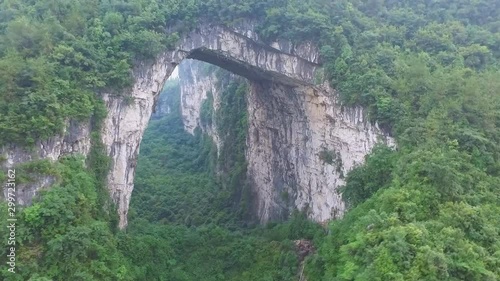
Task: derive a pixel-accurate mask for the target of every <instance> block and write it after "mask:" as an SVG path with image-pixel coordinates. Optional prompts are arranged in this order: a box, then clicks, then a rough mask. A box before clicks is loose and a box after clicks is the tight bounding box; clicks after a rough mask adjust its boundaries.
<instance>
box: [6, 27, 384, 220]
mask: <svg viewBox="0 0 500 281" xmlns="http://www.w3.org/2000/svg"><path fill="white" fill-rule="evenodd" d="M186 58H193V59H198V60H202V61H205V62H208V63H211V64H215V65H218V66H220V67H223V68H225V69H226V70H228V71H230V72H233V73H235V74H238V75H241V76H243V77H245V78H247V79H248V80H249V83H250V84H251V87H250V88H251V90H250V92H249V93H248V95H247V97H248V119H249V120H248V121H249V134H248V140H247V152H246V154H247V156H246V157H247V161H248V178H249V179H250V180H251V182H252V187H253V193H254V195H255V201H254V202H255V213H256V215H258V217H259V218H260V220H261V221H263V222H264V221H267V220H271V219H280V218H284V217H286V216H287V214H288V213H289V211H290V209H292V208H295V207H297V208H304V207H306V206H308V210H309V213H310V216H311V218H313V219H315V220H318V221H322V220H326V219H328V218H330V217H332V216H333V217H335V216H338V215H340V214H341V213H342V211H343V204H342V202H341V200H340V197H339V195H338V194H337V191H336V190H337V187H338V186H339V185H340V184H341V183H342V174H345V172H346V171H348V170H349V169H351V168H352V167H353V165H355V163H360V162H361V161H362V160H363V156H364V155H365V154H366V153H368V152H369V151H370V149H371V148H372V147H373V145H374V144H375V143H376V142H377V140H378V139H379V138H380V139H381V140H382V141H384V140H386V139H387V137H385V136H384V134H383V133H382V132H381V131H380V130H379V129H378V128H377V126H376V125H371V124H368V123H367V122H366V121H365V119H364V118H363V112H362V110H361V109H360V108H343V107H341V106H340V105H339V104H338V102H337V101H336V98H335V97H336V95H335V92H334V91H333V90H332V89H329V88H328V87H326V86H315V85H314V84H315V82H317V81H316V80H317V78H318V77H320V75H318V74H320V73H321V71H320V65H319V53H318V49H317V47H316V46H315V45H314V44H312V43H304V44H301V45H296V44H292V43H290V42H287V41H279V42H275V43H272V44H270V45H268V44H264V43H263V42H261V41H260V40H259V38H258V35H257V34H256V33H255V32H254V25H253V24H252V23H251V22H247V23H242V24H240V25H238V26H236V27H233V28H228V27H225V26H219V25H216V26H214V25H209V24H205V25H201V26H199V27H198V28H195V29H193V30H192V31H191V32H189V33H185V34H183V36H182V38H181V39H180V40H179V42H178V44H177V45H176V46H175V49H173V50H167V51H165V52H163V53H162V54H160V55H158V57H156V59H154V60H151V61H143V62H139V63H138V64H137V65H136V66H135V68H134V70H133V77H134V83H133V86H132V87H131V88H130V89H129V90H128V91H125V92H124V93H122V94H121V95H111V94H107V93H103V94H102V96H103V100H104V102H105V105H106V107H107V112H108V114H107V117H106V118H105V120H104V124H103V128H102V132H101V133H102V134H101V135H102V142H103V143H104V145H105V147H106V151H107V154H108V155H109V156H110V158H111V160H112V165H111V169H110V171H109V175H108V183H107V184H108V189H109V193H110V196H111V199H112V200H113V201H114V202H115V203H116V204H117V207H118V214H119V217H120V223H119V226H120V228H123V227H125V226H126V225H127V213H128V206H129V202H130V196H131V194H132V189H133V186H134V174H135V165H136V162H137V155H138V153H139V147H140V142H141V139H142V135H143V133H144V130H145V128H146V126H147V124H148V121H149V119H150V117H151V114H152V111H153V107H154V105H155V103H156V101H157V99H158V95H159V93H160V90H161V88H162V87H163V85H164V83H165V81H166V79H167V78H168V77H169V75H170V74H171V73H172V71H173V69H174V67H175V66H176V65H178V64H179V63H180V62H181V61H182V60H184V59H186ZM192 78H193V79H198V80H196V81H195V80H193V82H195V84H198V87H201V88H199V89H198V90H199V91H197V90H195V91H193V92H192V93H191V94H189V93H188V91H189V90H188V89H187V88H186V89H184V92H185V93H186V94H184V95H183V106H184V107H183V114H185V119H186V128H187V129H188V130H190V131H191V130H193V129H194V127H195V126H196V125H199V121H198V120H199V119H200V116H199V115H200V110H199V107H198V105H200V101H201V100H203V99H204V98H205V97H206V96H203V94H201V96H194V95H193V94H196V93H198V94H199V93H200V92H203V93H205V94H206V93H207V91H208V90H209V89H210V90H212V95H213V97H214V103H213V104H214V109H215V110H216V109H217V94H216V93H214V91H213V90H214V89H213V86H211V84H213V81H212V82H207V81H210V79H213V78H211V77H210V76H208V77H205V78H197V75H192ZM207 79H208V80H207ZM206 129H207V130H209V129H210V128H208V127H207V128H206ZM89 135H90V129H89V126H88V124H76V123H74V122H68V126H67V128H66V129H65V133H63V134H62V135H60V136H56V137H54V138H52V139H50V140H48V141H44V142H38V143H37V144H36V146H35V147H34V148H33V149H32V150H31V151H25V150H23V149H20V148H17V147H16V146H15V145H12V146H9V147H4V148H2V150H1V151H0V152H1V153H2V154H3V155H4V156H3V157H4V158H5V159H6V161H3V164H2V165H3V166H4V167H11V166H15V165H17V164H20V163H24V162H26V161H32V160H35V159H50V160H57V159H58V158H60V157H61V156H63V155H66V154H71V153H80V154H83V155H84V156H85V155H87V154H88V152H89V149H90V137H89ZM212 135H213V136H214V138H217V135H216V134H215V133H214V132H212ZM216 142H217V143H220V141H216ZM389 142H390V141H389ZM52 182H53V179H50V178H47V177H41V178H40V179H38V180H36V182H34V183H31V184H30V185H27V186H25V187H24V190H25V193H24V195H23V196H19V198H22V199H20V201H22V202H21V203H22V204H29V203H30V202H31V199H32V198H33V196H34V195H35V194H36V193H37V192H38V191H39V190H40V188H44V187H47V186H48V185H50V184H51V183H52Z"/></svg>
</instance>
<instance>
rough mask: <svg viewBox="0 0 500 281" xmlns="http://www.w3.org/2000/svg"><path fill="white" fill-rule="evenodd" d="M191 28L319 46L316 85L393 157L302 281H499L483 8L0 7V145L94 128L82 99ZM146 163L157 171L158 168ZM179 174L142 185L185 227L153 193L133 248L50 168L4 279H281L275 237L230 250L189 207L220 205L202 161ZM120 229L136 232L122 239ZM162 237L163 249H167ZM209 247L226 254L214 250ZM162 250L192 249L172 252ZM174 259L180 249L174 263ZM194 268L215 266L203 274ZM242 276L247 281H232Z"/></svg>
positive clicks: (499, 151)
mask: <svg viewBox="0 0 500 281" xmlns="http://www.w3.org/2000/svg"><path fill="white" fill-rule="evenodd" d="M199 11H202V12H203V14H204V17H205V18H206V19H208V20H209V21H213V22H216V21H223V22H225V23H228V24H232V23H237V22H238V21H239V20H241V19H243V18H248V17H253V16H254V15H257V16H255V17H256V18H257V20H258V21H259V24H258V30H259V33H260V34H261V35H262V38H264V39H266V40H273V39H275V38H280V37H281V38H289V39H292V40H293V41H295V42H301V41H304V40H309V39H313V40H315V42H319V44H320V45H321V54H322V60H323V64H324V69H325V74H326V76H327V78H328V80H329V82H330V83H331V84H332V85H333V86H334V87H335V88H336V89H337V90H338V91H339V93H340V95H341V98H342V100H343V101H344V102H345V103H347V104H361V105H364V106H366V107H367V108H368V113H369V116H370V118H371V120H377V121H379V124H380V125H381V126H382V127H384V128H386V129H388V130H390V131H391V132H392V133H393V135H394V136H395V138H396V140H397V144H398V149H397V151H395V152H390V151H388V150H387V149H383V148H380V150H377V152H376V153H374V155H372V156H370V157H369V158H368V159H367V163H366V165H365V166H361V167H359V168H358V169H355V170H354V171H353V172H352V173H350V174H349V175H347V178H346V182H347V183H346V186H345V188H344V196H345V199H346V201H347V202H348V205H349V207H351V209H350V210H349V211H348V212H347V214H346V215H345V218H344V219H342V220H339V221H336V222H334V223H332V225H331V226H330V227H329V234H330V235H329V236H327V237H326V238H325V239H321V236H319V237H320V238H316V242H317V244H318V245H319V252H318V253H317V254H316V255H314V256H313V257H311V258H310V259H309V262H308V267H307V270H306V273H307V275H308V276H309V280H315V281H316V280H498V279H499V276H500V272H499V268H500V254H499V253H500V242H499V241H500V237H499V233H500V229H499V227H500V226H499V223H498V222H499V221H500V217H499V215H498V214H499V213H500V212H499V211H500V210H499V206H500V202H499V198H500V196H499V189H498V188H499V186H500V182H499V177H500V163H499V159H500V148H499V146H498V144H499V143H500V136H499V134H500V133H499V132H500V130H499V126H500V114H499V112H500V108H499V107H500V100H499V97H500V95H499V93H500V85H499V79H498V77H500V73H499V70H498V66H499V57H500V49H499V48H500V35H499V34H500V32H499V30H500V19H499V15H500V11H499V5H498V1H494V0H477V1H458V0H456V1H450V0H436V1H423V0H416V1H407V0H402V1H357V0H352V1H347V0H339V1H326V0H310V1H294V0H291V1H286V0H274V1H262V0H252V1H230V0H224V1H203V3H201V1H161V2H160V1H158V2H156V1H142V0H133V1H127V2H124V1H49V0H42V1H26V0H6V1H3V2H2V3H0V111H1V112H2V114H1V115H0V132H1V134H0V144H5V143H7V142H14V143H18V144H21V143H23V144H33V143H34V142H35V140H39V139H44V138H47V137H49V136H51V135H53V134H55V133H57V132H59V131H60V130H61V128H62V127H63V124H64V122H65V121H66V119H67V118H72V119H76V120H84V119H88V117H89V116H90V115H92V114H93V112H95V111H96V104H97V100H99V97H96V96H95V92H96V91H97V92H108V91H109V92H112V93H114V92H115V91H116V89H120V88H123V87H126V86H127V85H129V84H130V67H131V65H132V64H133V63H134V61H136V60H138V59H139V60H143V59H148V58H151V57H152V56H154V55H155V54H156V53H157V52H159V51H161V49H162V46H165V45H169V44H170V43H172V42H173V41H175V39H176V38H177V36H176V35H174V34H170V33H168V34H164V31H165V30H166V29H167V27H168V26H171V25H174V23H176V21H177V20H181V21H182V22H183V23H187V26H189V23H192V22H193V21H195V20H194V18H196V17H197V16H198V15H199ZM181 29H182V28H181ZM181 29H180V30H181ZM181 31H182V30H181ZM145 46H147V47H145ZM230 120H240V119H238V118H234V119H233V118H230ZM169 122H173V121H169ZM231 129H233V128H231ZM175 133H178V136H177V137H178V138H179V140H182V141H179V143H182V144H184V142H187V144H190V143H191V144H192V145H193V146H192V151H196V152H197V153H196V155H207V153H205V152H206V151H211V148H210V145H208V143H207V142H205V140H204V139H203V137H202V136H201V135H199V136H198V138H197V139H196V138H194V139H190V140H188V139H187V138H185V137H186V136H183V135H182V134H180V132H179V131H177V132H175V131H174V135H175ZM167 140H168V141H174V140H175V138H171V139H168V138H167ZM201 144H203V146H204V147H205V148H200V145H201ZM172 147H173V146H172ZM181 147H182V146H181ZM155 149H158V150H157V151H156V150H155ZM155 149H153V150H152V151H154V152H156V154H157V155H155V158H158V157H161V154H162V153H164V152H165V151H162V149H163V148H161V147H158V148H155ZM175 149H177V147H175ZM184 150H186V151H188V150H189V149H187V147H184ZM203 151H205V152H203ZM201 152H203V153H201ZM165 153H174V152H172V151H170V152H168V151H167V152H165ZM167 155H168V154H167ZM188 156H189V155H188ZM191 156H192V155H191ZM183 157H184V155H178V158H177V157H174V159H182V161H179V162H178V163H177V164H178V165H181V166H186V167H196V169H194V170H193V173H191V174H190V176H191V177H188V175H186V174H180V175H179V178H178V180H179V181H177V180H174V179H172V178H170V179H168V178H167V177H164V178H162V177H161V176H158V175H152V176H153V178H148V177H145V178H144V186H147V185H149V186H151V187H155V186H157V185H158V186H159V185H163V184H164V185H165V186H171V187H172V188H173V189H172V190H169V191H162V192H165V193H164V194H161V193H160V195H159V197H160V199H162V200H165V202H167V203H175V204H179V207H181V208H184V209H183V210H187V211H188V214H186V213H184V212H183V213H180V212H176V210H174V209H169V207H168V206H167V207H165V206H166V205H163V204H162V201H161V200H158V201H156V202H155V200H156V199H155V198H147V196H150V197H151V196H152V194H149V195H140V196H136V197H137V198H141V199H143V200H144V202H154V203H155V204H151V206H152V207H155V208H156V207H158V208H163V209H161V210H162V212H163V213H161V214H160V213H157V212H156V211H155V210H154V209H151V210H147V209H146V210H144V211H143V212H144V213H142V214H140V215H141V216H144V217H145V218H147V219H148V220H151V221H155V220H160V221H161V222H167V221H168V222H170V223H172V224H173V225H157V226H156V225H149V224H146V223H144V222H141V221H139V220H138V221H136V222H134V221H132V223H131V232H130V233H129V234H121V235H124V237H120V238H119V239H118V238H117V237H115V236H113V235H112V234H111V231H110V229H109V227H108V224H107V223H104V222H103V221H102V220H101V219H100V215H98V213H99V212H100V211H99V210H98V208H97V207H96V206H97V205H98V204H96V200H97V199H98V198H99V197H100V196H98V195H97V194H98V188H96V187H95V186H94V184H93V183H92V182H94V183H95V182H96V181H97V179H95V176H94V175H92V174H93V173H90V172H88V171H86V170H85V169H84V168H83V166H82V165H81V163H80V162H81V160H80V161H79V160H75V159H72V160H71V159H68V160H64V161H62V163H60V164H61V165H62V166H61V167H59V168H57V169H56V173H54V174H57V175H65V176H63V177H61V179H62V182H61V183H59V185H57V186H56V187H55V188H54V189H52V190H51V191H49V192H47V193H46V194H45V195H44V196H43V197H42V200H41V201H40V202H38V203H36V204H35V205H33V206H32V207H29V208H27V209H26V210H25V211H24V212H23V213H22V216H23V218H22V220H21V221H20V224H21V225H26V226H25V227H20V229H25V231H24V232H22V233H19V237H20V241H22V244H23V247H22V250H20V260H22V261H23V262H20V264H19V272H20V274H19V275H16V277H15V278H18V279H20V280H24V279H28V278H29V277H30V276H31V275H34V274H35V273H36V274H37V275H36V276H33V278H42V277H47V278H49V279H53V280H127V279H128V278H138V279H139V280H140V279H143V278H153V279H154V278H158V279H160V277H159V275H155V274H159V272H158V271H159V270H160V269H159V268H157V267H154V266H153V265H154V264H155V263H157V262H158V261H162V262H164V261H165V260H167V261H170V264H169V265H168V266H165V267H163V268H164V269H165V270H166V271H165V272H168V273H169V274H172V276H176V278H178V279H179V280H199V279H200V278H203V279H206V278H213V279H215V280H246V279H244V278H249V279H250V280H290V278H292V277H291V275H290V272H292V271H293V268H294V266H295V265H294V262H295V261H294V260H293V258H292V257H291V256H290V254H289V251H290V248H289V243H288V242H287V239H290V237H289V236H288V235H283V234H280V235H278V237H288V238H286V239H285V238H283V239H282V240H280V241H281V242H279V243H278V244H276V243H275V242H272V239H270V238H269V237H266V235H261V234H259V235H261V236H259V237H260V238H255V237H253V236H252V235H250V236H248V235H247V233H245V236H241V235H240V234H238V232H228V231H227V230H224V227H225V226H224V225H220V224H221V223H223V222H229V221H231V220H230V219H226V218H230V216H229V217H227V216H226V215H227V213H226V210H227V209H228V208H222V209H217V208H214V209H210V208H209V209H208V210H204V209H200V208H192V207H193V206H196V205H197V204H198V203H199V206H202V205H201V204H203V200H205V198H209V199H210V200H212V199H215V198H218V196H216V195H215V194H214V193H212V192H206V193H203V191H202V190H201V187H202V186H203V187H207V188H208V190H210V191H215V190H217V188H220V186H218V185H217V184H214V182H215V183H217V181H216V180H215V179H211V178H210V177H209V176H208V175H209V174H210V173H209V172H208V171H210V169H207V168H206V167H207V166H204V165H205V164H202V162H203V161H206V160H207V159H209V158H205V160H202V159H200V161H202V162H196V161H198V160H196V159H192V158H189V157H188V158H186V159H184V158H183ZM155 158H153V159H151V163H150V164H149V166H148V167H154V163H155V161H157V159H155ZM186 161H187V162H186ZM145 163H146V162H145ZM186 163H189V164H186ZM193 163H198V164H199V165H198V166H196V165H195V166H193V165H192V164H193ZM205 163H210V161H208V162H205ZM39 164H40V163H39ZM146 165H148V164H146ZM32 168H36V169H38V168H42V167H41V166H40V167H36V165H35V166H34V167H32ZM45 168H46V167H43V169H41V171H42V170H43V171H47V170H46V169H45ZM240 170H243V166H241V169H240ZM154 176H158V179H154ZM200 178H202V179H200ZM155 180H156V181H155ZM186 187H187V188H186ZM151 190H154V189H151ZM156 191H157V190H156ZM200 191H201V192H202V193H198V192H200ZM183 192H184V193H183ZM207 193H208V194H207ZM188 194H189V196H188ZM197 194H205V195H206V196H207V197H205V196H199V197H196V195H197ZM171 196H173V197H171ZM191 196H193V197H191ZM101 197H102V196H101ZM169 198H176V199H183V200H184V199H185V200H187V201H178V202H177V201H176V202H171V201H169V200H171V199H169ZM221 198H228V197H226V196H222V197H221ZM186 202H187V203H186ZM211 202H214V204H213V205H212V206H217V207H218V206H219V201H217V200H215V201H211ZM221 202H223V203H224V204H230V203H228V202H226V201H225V199H222V200H221ZM182 204H184V206H180V205H182ZM224 204H222V205H224ZM172 206H177V205H172ZM187 206H188V207H189V208H188V207H187ZM137 212H139V211H137ZM219 213H220V214H219ZM2 214H4V212H2ZM214 214H215V216H214ZM207 216H208V217H207ZM221 218H223V219H221ZM184 221H186V222H187V225H185V224H183V222H184ZM205 221H206V222H207V223H209V225H204V224H205ZM210 223H212V224H214V225H212V224H210ZM135 225H137V228H140V227H142V226H144V227H147V228H148V229H141V230H137V231H136V230H134V228H135ZM148 225H149V226H148ZM169 229H170V230H169ZM231 229H235V227H234V225H231ZM277 229H278V230H279V229H281V228H280V227H279V226H278V227H277ZM275 230H276V229H275ZM0 231H5V229H2V230H0ZM168 231H171V232H174V233H173V234H169V235H170V236H165V234H164V233H168ZM276 231H277V230H276ZM287 231H289V230H287V229H286V228H285V230H284V232H285V233H286V232H287ZM290 231H291V230H290ZM277 232H278V233H279V232H280V231H277ZM2 234H4V233H2ZM188 234H190V235H191V234H192V235H193V236H192V239H191V238H190V237H188V238H186V236H187V235H188ZM128 235H130V236H128ZM162 235H163V236H162ZM185 235H186V236H185ZM256 235H257V234H256ZM273 235H277V234H273ZM157 237H168V239H165V240H168V241H169V242H166V241H165V240H163V239H161V241H157V240H155V239H157ZM314 237H316V236H314ZM134 239H137V240H134ZM176 239H177V240H176ZM222 239H227V240H229V241H231V243H229V245H221V242H220V241H221V240H222ZM255 239H257V240H258V241H259V242H258V243H257V242H255V241H256V240H255ZM259 239H260V240H259ZM127 241H133V242H127ZM145 241H148V242H145ZM172 241H174V242H172ZM175 241H179V242H182V243H184V244H183V245H186V244H187V245H190V246H192V245H195V246H196V247H192V248H189V247H188V246H186V248H183V247H184V246H182V247H179V248H177V245H176V244H175ZM235 241H241V242H235ZM136 242H137V243H139V242H143V243H147V244H144V247H149V249H150V251H148V252H147V253H146V254H148V255H151V256H149V257H147V258H146V257H145V258H144V259H145V260H147V262H145V263H144V264H139V263H137V260H136V258H137V255H138V254H137V253H138V252H139V251H138V250H137V249H136V248H134V247H133V244H135V243H136ZM160 242H164V243H172V244H171V246H168V245H167V246H165V244H160ZM210 242H213V245H214V246H213V247H212V246H211V245H210ZM130 243H131V244H130ZM234 243H236V244H234ZM237 243H241V244H237ZM117 245H119V246H120V249H121V251H122V253H120V252H117V251H116V247H117ZM235 245H241V246H235ZM206 247H209V248H206ZM210 247H211V248H210ZM247 248H248V252H249V253H255V255H257V256H258V257H259V258H257V259H254V258H253V257H249V256H245V254H246V252H245V251H243V252H242V253H241V256H240V255H238V256H239V257H241V259H242V260H236V261H235V258H234V257H232V256H230V255H229V254H228V252H230V251H231V252H232V251H237V250H238V249H247ZM182 249H188V250H186V252H180V253H179V252H176V251H182ZM205 255H207V256H209V257H210V258H212V259H213V261H214V262H216V261H217V262H218V264H216V265H215V266H213V267H208V265H207V263H206V260H202V259H203V258H204V257H205ZM4 256H5V255H2V258H3V257H4ZM160 257H168V259H162V258H160ZM76 261H78V262H76ZM249 261H251V262H249ZM231 262H234V263H231ZM249 263H251V264H252V265H253V267H250V268H246V269H245V270H247V271H250V273H248V274H246V273H244V272H246V271H240V270H238V268H243V267H244V265H248V264H249ZM197 264H200V265H203V266H201V268H202V269H201V270H200V271H198V269H196V268H197ZM2 265H4V264H3V263H2ZM195 265H196V266H195ZM229 265H234V267H230V266H229ZM269 265H273V266H272V267H271V268H269V267H266V266H269ZM277 265H280V267H279V269H276V268H275V266H277ZM191 268H195V269H194V271H189V270H188V269H191ZM268 269H269V270H268ZM174 271H175V275H174V273H173V272H174ZM235 271H237V273H235ZM204 273H206V275H205V276H203V275H202V274H204ZM211 273H213V274H215V276H213V275H211ZM2 274H5V272H2ZM155 276H158V277H155ZM161 276H164V275H161ZM2 277H4V278H7V277H5V275H4V276H2ZM10 277H11V276H9V278H10ZM238 278H240V279H238ZM287 278H288V279H287ZM35 280H36V279H35ZM160 280H161V279H160Z"/></svg>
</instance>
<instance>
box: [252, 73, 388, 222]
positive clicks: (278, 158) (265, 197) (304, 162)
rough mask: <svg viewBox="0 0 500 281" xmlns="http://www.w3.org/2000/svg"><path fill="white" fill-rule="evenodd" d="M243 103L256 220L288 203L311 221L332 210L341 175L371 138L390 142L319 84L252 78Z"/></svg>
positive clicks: (338, 206) (280, 212) (338, 205)
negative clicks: (245, 108)
mask: <svg viewBox="0 0 500 281" xmlns="http://www.w3.org/2000/svg"><path fill="white" fill-rule="evenodd" d="M248 107H249V108H248V118H249V120H248V123H249V129H248V130H249V132H248V140H247V149H248V150H247V153H246V154H247V155H246V157H247V161H248V177H249V179H250V180H251V181H252V186H253V187H254V188H253V191H254V193H255V195H256V198H257V200H255V203H256V205H255V210H256V212H257V215H258V216H259V219H260V221H261V222H265V221H268V220H276V219H284V218H286V217H287V216H288V215H289V213H290V210H291V209H293V208H298V209H299V210H306V211H307V213H308V215H309V217H310V218H311V219H313V220H315V221H318V222H323V221H326V220H329V219H331V218H337V217H340V216H341V215H342V214H343V212H344V203H343V202H342V200H341V197H340V195H339V193H338V187H339V186H341V185H342V184H343V183H344V180H343V178H344V175H345V174H346V173H347V172H348V171H349V170H351V169H352V168H353V167H354V166H355V165H356V164H360V163H362V162H363V160H364V156H365V155H367V154H368V153H369V152H370V151H371V149H372V148H373V147H374V146H375V144H377V143H378V142H384V143H386V144H388V145H393V141H392V139H391V138H389V137H388V136H386V135H385V134H383V132H382V131H381V130H380V129H379V128H378V127H377V125H371V124H370V123H368V122H367V121H366V120H365V118H364V116H363V110H362V109H361V108H345V107H342V106H341V105H340V104H339V103H338V101H337V99H336V94H335V91H333V90H332V89H330V88H329V87H327V86H318V87H308V86H301V87H289V86H286V85H281V84H276V83H272V82H259V83H256V82H254V83H252V87H251V91H250V92H249V93H248Z"/></svg>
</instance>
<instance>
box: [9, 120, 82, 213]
mask: <svg viewBox="0 0 500 281" xmlns="http://www.w3.org/2000/svg"><path fill="white" fill-rule="evenodd" d="M89 151H90V124H89V122H83V123H79V122H68V123H67V126H66V128H64V131H63V132H62V133H61V134H60V135H57V136H54V137H52V138H50V139H48V140H45V141H38V142H36V144H35V146H34V147H33V148H29V149H28V148H24V147H18V146H16V145H15V144H12V145H9V146H6V147H2V148H0V156H1V158H2V161H1V163H0V166H1V168H2V170H3V171H5V170H6V169H9V168H16V167H20V165H22V164H24V163H27V162H31V161H37V160H43V159H48V160H51V161H57V160H58V159H60V158H61V157H63V156H66V155H71V154H82V155H83V156H86V155H87V154H88V153H89ZM18 175H19V174H18ZM19 176H27V175H19ZM30 176H31V177H32V179H31V182H24V183H20V182H17V189H16V198H17V204H19V205H30V204H31V202H32V200H33V198H35V197H36V196H37V195H38V194H39V192H40V191H41V190H42V189H45V188H47V187H50V186H51V185H52V184H54V182H55V181H56V178H55V177H53V176H47V175H36V174H35V175H30ZM6 192H7V189H4V190H3V193H2V195H3V196H4V198H5V197H6V196H7V195H6Z"/></svg>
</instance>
